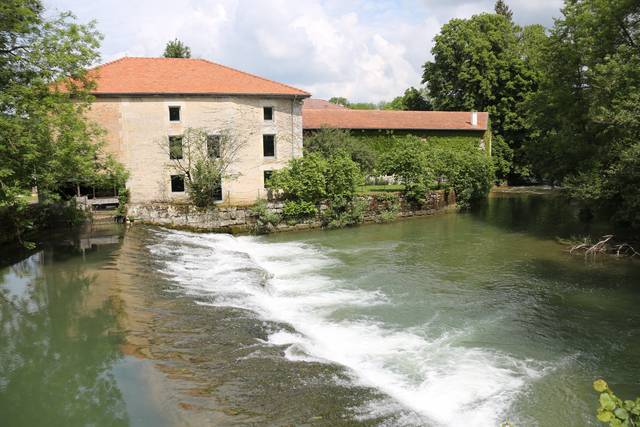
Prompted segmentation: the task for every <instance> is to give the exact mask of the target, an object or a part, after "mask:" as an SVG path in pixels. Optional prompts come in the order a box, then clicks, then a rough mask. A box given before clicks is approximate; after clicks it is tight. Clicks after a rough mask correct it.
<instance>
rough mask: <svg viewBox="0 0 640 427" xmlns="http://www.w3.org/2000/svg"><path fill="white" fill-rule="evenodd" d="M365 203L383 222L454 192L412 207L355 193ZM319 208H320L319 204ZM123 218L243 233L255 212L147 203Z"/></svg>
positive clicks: (434, 206)
mask: <svg viewBox="0 0 640 427" xmlns="http://www.w3.org/2000/svg"><path fill="white" fill-rule="evenodd" d="M359 198H360V199H361V200H364V201H365V202H366V204H367V208H366V210H365V213H364V222H385V221H389V220H390V219H393V218H406V217H412V216H424V215H432V214H435V213H437V212H441V211H443V210H445V209H446V208H449V207H453V206H455V202H456V200H455V194H454V193H453V192H450V193H449V194H445V192H444V191H442V190H439V191H433V192H430V193H428V194H427V197H426V199H427V201H426V203H425V204H424V205H423V206H421V207H419V208H416V207H415V206H412V205H411V204H410V203H408V202H407V201H406V200H405V199H404V197H403V196H402V195H401V194H399V193H379V194H370V195H362V196H359ZM282 207H283V203H282V202H270V203H268V205H267V209H268V210H269V211H270V212H272V213H277V214H280V213H281V212H282ZM321 209H322V207H321ZM127 217H128V218H129V219H130V220H131V221H133V222H141V223H145V224H154V225H163V226H168V227H173V228H185V229H193V230H201V231H214V232H230V233H243V232H250V231H252V230H253V229H254V227H255V224H256V215H255V214H254V213H253V212H252V211H251V208H250V207H246V206H222V205H221V206H217V207H215V208H209V209H201V208H197V207H195V206H193V205H191V204H186V203H167V202H150V203H136V204H130V205H129V206H128V212H127ZM320 227H322V224H321V223H320V221H319V220H317V219H311V220H306V221H304V222H300V223H297V224H286V223H284V222H282V223H281V224H279V225H278V226H277V227H276V230H274V231H288V230H301V229H309V228H320Z"/></svg>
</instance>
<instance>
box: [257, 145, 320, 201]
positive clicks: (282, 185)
mask: <svg viewBox="0 0 640 427" xmlns="http://www.w3.org/2000/svg"><path fill="white" fill-rule="evenodd" d="M327 168H328V164H327V160H326V159H324V158H323V157H322V156H320V155H319V154H315V153H312V154H309V155H306V156H304V157H301V158H298V159H292V160H290V161H289V164H288V166H287V167H286V168H284V169H280V170H277V171H274V173H273V175H272V176H271V184H270V185H271V188H272V189H273V190H276V191H281V192H282V196H283V197H284V198H285V199H286V200H301V201H305V202H312V203H317V202H319V201H321V200H324V199H325V198H326V196H327V181H326V173H327Z"/></svg>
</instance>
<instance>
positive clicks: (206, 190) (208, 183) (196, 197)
mask: <svg viewBox="0 0 640 427" xmlns="http://www.w3.org/2000/svg"><path fill="white" fill-rule="evenodd" d="M220 183H221V177H220V170H219V169H218V167H217V165H216V162H215V161H212V160H211V159H208V158H198V159H195V160H194V161H193V162H192V164H191V171H190V174H189V178H188V179H187V191H188V194H189V198H190V200H191V201H192V202H193V204H194V205H196V206H198V207H201V208H204V207H207V206H210V205H211V204H212V203H213V201H214V199H213V195H214V193H215V191H216V189H217V188H219V187H220Z"/></svg>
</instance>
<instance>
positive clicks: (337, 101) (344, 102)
mask: <svg viewBox="0 0 640 427" xmlns="http://www.w3.org/2000/svg"><path fill="white" fill-rule="evenodd" d="M329 102H330V103H332V104H336V105H342V106H343V107H349V100H348V99H347V98H345V97H342V96H334V97H331V98H329Z"/></svg>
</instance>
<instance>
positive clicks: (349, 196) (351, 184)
mask: <svg viewBox="0 0 640 427" xmlns="http://www.w3.org/2000/svg"><path fill="white" fill-rule="evenodd" d="M327 166H328V167H327V175H326V186H327V187H326V194H327V199H328V200H329V203H330V204H331V206H332V208H333V209H336V208H342V207H344V206H347V205H348V204H349V203H350V202H351V201H352V200H353V198H354V197H355V195H356V190H357V188H358V185H360V184H361V183H362V182H363V177H362V173H361V172H360V168H359V167H358V164H357V163H355V162H354V161H353V160H351V159H350V158H349V157H347V156H345V155H340V154H338V155H335V156H333V157H331V158H329V160H328V162H327Z"/></svg>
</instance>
